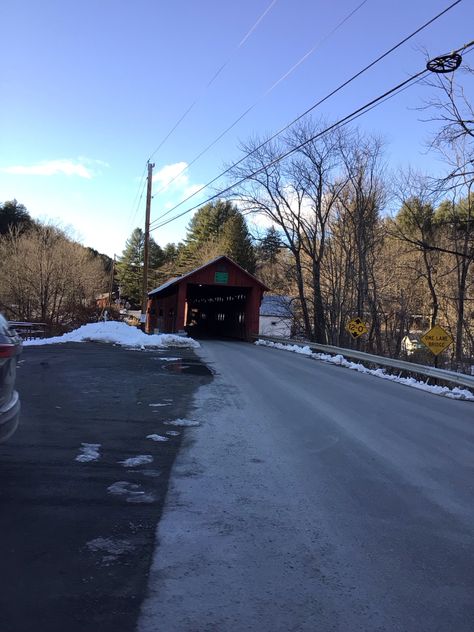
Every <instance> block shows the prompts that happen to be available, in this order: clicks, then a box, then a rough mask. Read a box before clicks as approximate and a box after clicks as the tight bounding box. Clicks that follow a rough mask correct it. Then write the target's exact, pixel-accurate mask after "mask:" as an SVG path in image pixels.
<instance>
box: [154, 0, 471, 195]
mask: <svg viewBox="0 0 474 632" xmlns="http://www.w3.org/2000/svg"><path fill="white" fill-rule="evenodd" d="M367 2H368V0H362V2H360V3H359V4H358V5H357V6H356V7H355V8H354V9H352V11H351V12H350V13H348V14H347V15H346V16H345V17H344V18H343V19H342V20H341V21H340V22H338V24H336V26H334V27H333V28H332V29H331V31H329V33H327V34H326V35H324V36H323V37H321V38H320V39H319V40H318V41H317V42H316V44H314V46H312V47H311V48H310V49H309V50H308V51H307V52H306V53H305V54H304V55H303V56H302V57H300V59H299V60H298V61H297V62H296V63H294V64H293V65H292V66H291V67H290V68H289V69H288V70H286V71H285V72H284V73H283V74H282V75H281V76H280V77H279V78H278V79H277V80H276V81H275V82H274V83H273V84H272V85H271V86H270V87H269V88H267V90H265V92H263V93H262V94H261V95H260V96H259V97H258V98H257V99H256V100H255V101H254V102H253V103H252V104H251V105H249V107H248V108H247V109H246V110H244V111H243V112H242V114H240V115H239V116H238V117H237V118H236V119H235V120H234V121H233V122H232V123H231V124H230V125H229V126H228V127H226V128H225V129H224V130H223V131H222V132H221V133H220V134H219V135H218V136H217V137H216V138H215V139H214V140H213V141H212V142H211V143H209V145H207V146H206V147H205V148H204V149H203V150H202V151H200V152H199V154H197V156H195V157H194V158H193V159H192V160H191V161H190V162H189V163H187V164H186V166H185V167H183V169H181V171H179V172H178V173H177V174H176V175H175V176H174V177H173V178H172V179H171V180H169V181H168V182H167V183H166V185H163V186H162V187H160V188H159V189H158V191H155V192H154V193H153V195H158V194H159V193H161V192H162V191H164V190H165V189H166V188H167V187H169V186H170V184H171V183H173V182H174V181H175V180H177V179H178V178H179V177H180V176H181V175H183V173H185V172H186V171H187V170H188V169H189V168H190V167H191V166H192V165H194V164H195V163H196V162H197V161H198V160H199V159H200V158H202V156H204V154H206V153H207V152H208V151H209V150H210V149H212V147H214V146H215V145H216V144H217V143H218V142H219V141H220V140H221V139H222V138H223V137H224V136H225V135H226V134H228V133H229V132H230V131H231V130H232V129H233V128H234V127H235V126H236V125H237V124H238V123H240V121H241V120H242V119H244V118H245V117H246V116H247V114H249V113H250V112H251V111H252V110H253V109H254V108H256V107H257V105H258V104H259V103H261V101H263V99H265V98H266V97H267V96H268V95H269V94H271V93H272V92H273V90H275V88H276V87H277V86H279V85H280V84H281V83H282V82H283V81H285V79H288V77H290V75H292V74H293V73H294V72H295V70H296V69H297V68H299V66H301V64H302V63H303V62H305V61H306V60H307V59H308V58H309V57H310V56H311V55H312V54H313V53H314V52H315V51H316V50H317V49H318V48H319V47H320V46H321V45H322V44H324V42H325V41H326V40H328V39H329V38H330V37H331V36H332V35H334V33H336V31H338V30H339V29H340V28H341V27H342V26H343V25H344V24H345V23H346V22H347V21H348V20H349V19H350V18H351V17H352V16H353V15H354V14H355V13H357V11H359V9H361V8H362V7H363V6H364V4H366V3H367ZM458 2H461V0H458Z"/></svg>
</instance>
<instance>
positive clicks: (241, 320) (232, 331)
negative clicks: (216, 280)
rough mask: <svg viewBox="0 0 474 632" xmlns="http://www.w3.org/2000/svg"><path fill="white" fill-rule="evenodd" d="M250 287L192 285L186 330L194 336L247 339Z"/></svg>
mask: <svg viewBox="0 0 474 632" xmlns="http://www.w3.org/2000/svg"><path fill="white" fill-rule="evenodd" d="M249 294H250V288H248V287H220V286H215V285H200V284H197V283H190V284H188V289H187V296H186V305H187V310H186V324H185V329H186V331H187V332H188V334H189V335H190V336H192V337H193V338H199V337H215V338H246V311H247V309H248V299H249Z"/></svg>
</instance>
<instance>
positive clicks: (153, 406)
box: [148, 402, 171, 408]
mask: <svg viewBox="0 0 474 632" xmlns="http://www.w3.org/2000/svg"><path fill="white" fill-rule="evenodd" d="M148 406H151V407H152V408H155V407H157V406H171V404H170V403H169V402H167V403H166V404H148Z"/></svg>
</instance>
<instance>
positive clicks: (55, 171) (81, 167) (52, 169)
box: [0, 159, 106, 180]
mask: <svg viewBox="0 0 474 632" xmlns="http://www.w3.org/2000/svg"><path fill="white" fill-rule="evenodd" d="M83 162H86V160H85V159H83V160H82V161H78V160H68V159H62V160H45V161H42V162H39V163H37V164H34V165H12V166H10V167H0V171H1V172H3V173H10V174H13V175H26V176H57V175H66V176H78V177H79V178H85V179H87V180H91V179H92V178H93V177H94V175H95V174H94V171H93V170H92V169H91V168H90V167H87V166H86V165H85V164H83ZM87 162H88V163H89V164H100V165H103V166H105V165H106V163H102V162H101V161H95V160H89V159H88V160H87Z"/></svg>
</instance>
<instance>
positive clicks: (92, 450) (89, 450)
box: [75, 443, 101, 463]
mask: <svg viewBox="0 0 474 632" xmlns="http://www.w3.org/2000/svg"><path fill="white" fill-rule="evenodd" d="M100 445H101V444H100V443H81V447H80V448H79V454H78V455H77V456H76V458H75V460H76V461H79V463H88V462H89V461H97V460H98V459H100V453H99V448H100Z"/></svg>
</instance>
